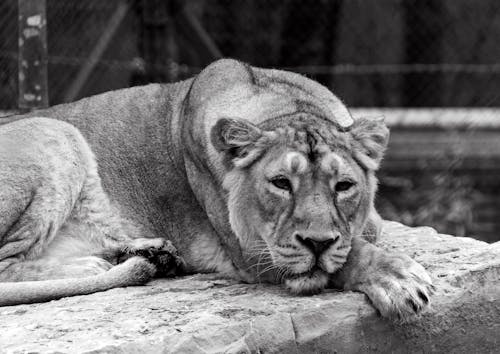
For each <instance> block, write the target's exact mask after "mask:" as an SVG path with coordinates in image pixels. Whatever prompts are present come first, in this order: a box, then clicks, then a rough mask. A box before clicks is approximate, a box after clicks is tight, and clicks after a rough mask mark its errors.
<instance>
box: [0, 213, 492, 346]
mask: <svg viewBox="0 0 500 354" xmlns="http://www.w3.org/2000/svg"><path fill="white" fill-rule="evenodd" d="M380 245H381V246H382V247H384V248H387V249H393V250H399V251H404V252H406V253H407V254H409V255H411V256H412V257H414V258H415V259H416V260H417V261H419V262H420V263H422V264H423V265H424V266H425V267H426V268H427V269H428V270H429V272H430V273H431V275H432V276H433V278H434V282H435V285H437V288H438V292H437V294H436V295H435V296H434V297H433V307H432V309H431V310H430V311H428V312H427V313H425V314H424V315H422V316H421V317H420V318H418V319H416V320H414V321H413V322H411V323H408V324H404V325H400V324H395V323H391V322H390V321H388V320H385V319H382V318H380V317H378V315H377V314H376V312H375V310H374V309H373V308H372V307H371V305H370V304H369V303H368V301H367V300H366V298H365V296H364V295H363V294H360V293H351V292H337V291H333V290H331V291H328V292H326V293H323V294H320V295H316V296H311V297H294V296H291V295H289V294H287V293H286V292H285V291H283V290H282V289H280V288H279V287H277V286H269V285H259V284H257V285H243V284H238V283H236V282H234V281H230V280H225V279H219V278H217V277H216V276H214V275H194V276H188V277H183V278H178V279H173V280H158V281H154V282H152V283H151V284H150V285H148V286H144V287H131V288H128V289H113V290H110V291H107V292H104V293H99V294H93V295H88V296H79V297H73V298H66V299H62V300H59V301H53V302H51V303H46V304H35V305H21V306H11V307H3V308H0V353H28V352H30V353H56V352H57V353H137V352H147V353H170V352H183V353H197V352H201V353H222V352H227V353H255V352H265V353H269V352H283V353H307V352H341V353H359V352H368V351H370V352H372V351H378V352H382V353H383V352H426V353H427V352H454V353H458V352H464V353H488V352H494V351H495V350H498V347H499V346H500V342H499V339H498V334H499V333H500V242H497V243H494V244H487V243H484V242H480V241H476V240H473V239H468V238H461V237H453V236H448V235H440V234H438V233H436V231H434V230H433V229H431V228H427V227H424V228H408V227H405V226H403V225H401V224H397V223H394V222H386V223H385V225H384V234H383V236H382V238H381V241H380Z"/></svg>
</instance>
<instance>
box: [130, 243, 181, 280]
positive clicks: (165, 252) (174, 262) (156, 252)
mask: <svg viewBox="0 0 500 354" xmlns="http://www.w3.org/2000/svg"><path fill="white" fill-rule="evenodd" d="M126 253H127V255H128V256H129V257H130V256H141V257H144V258H146V259H147V260H148V261H149V262H151V263H152V264H154V265H155V266H156V274H155V276H156V277H166V276H173V275H176V274H179V273H180V272H182V269H183V266H184V261H183V259H182V258H181V257H180V255H179V252H177V249H176V248H175V247H174V245H173V244H172V242H170V241H168V240H165V239H162V238H139V239H135V240H134V241H133V243H132V245H130V246H129V247H128V249H127V252H126Z"/></svg>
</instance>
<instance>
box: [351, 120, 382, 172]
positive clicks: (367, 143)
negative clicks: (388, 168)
mask: <svg viewBox="0 0 500 354" xmlns="http://www.w3.org/2000/svg"><path fill="white" fill-rule="evenodd" d="M349 133H350V134H351V136H352V139H353V144H352V145H353V154H354V158H355V159H356V160H358V162H359V163H360V164H361V165H363V167H365V168H366V169H368V170H373V171H375V170H377V169H378V168H379V166H380V162H381V161H382V157H383V156H384V152H385V149H386V147H387V143H388V141H389V129H388V128H387V126H386V125H385V123H384V120H383V119H367V118H358V119H356V120H355V121H354V124H353V125H352V126H351V128H350V129H349Z"/></svg>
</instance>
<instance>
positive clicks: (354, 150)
mask: <svg viewBox="0 0 500 354" xmlns="http://www.w3.org/2000/svg"><path fill="white" fill-rule="evenodd" d="M33 117H49V118H33ZM50 118H53V119H50ZM11 121H12V122H10V123H7V124H5V125H2V126H0V281H1V282H3V283H1V284H0V304H1V305H11V304H19V303H28V302H39V301H48V300H51V299H57V298H60V297H63V296H71V295H76V294H88V293H91V292H96V291H102V290H105V289H109V288H112V287H119V286H127V285H135V284H142V283H144V282H146V281H148V280H149V279H150V278H151V277H153V276H154V275H155V274H156V275H160V276H161V275H166V274H169V273H171V274H174V273H180V272H185V273H190V272H220V273H223V274H224V275H227V276H232V277H238V278H239V279H241V280H242V281H245V282H256V281H267V282H275V283H283V284H284V285H285V286H286V287H287V288H288V289H289V290H290V291H291V292H292V293H293V294H315V293H318V292H321V291H322V290H323V289H324V288H325V287H326V286H327V285H329V284H332V285H335V286H337V287H341V288H343V289H346V290H358V291H362V292H364V293H366V294H367V295H368V297H369V298H370V300H371V302H372V303H373V304H374V306H375V307H376V308H377V309H378V310H379V311H380V312H381V314H382V315H384V316H388V317H391V316H397V317H405V316H408V315H410V314H412V313H418V312H420V311H421V310H422V309H423V308H425V307H426V306H427V305H428V303H429V296H430V294H431V292H432V285H431V280H430V278H429V276H428V275H427V273H426V271H425V270H424V269H423V267H422V266H420V265H419V264H418V263H416V262H415V261H413V260H412V259H411V258H409V257H408V256H406V255H403V254H393V253H389V252H386V251H383V250H381V249H379V248H377V247H376V246H374V245H373V244H371V243H370V242H368V241H367V240H374V239H375V238H376V236H377V234H378V233H379V232H380V218H379V216H378V215H377V213H376V211H375V209H374V206H373V199H374V195H375V191H376V185H377V181H376V178H375V176H374V172H375V171H376V170H377V169H378V167H379V164H380V161H381V159H382V155H383V152H384V149H385V147H386V144H387V140H388V135H389V133H388V129H387V128H386V126H385V125H384V123H383V122H382V121H380V120H368V119H357V120H353V119H352V118H351V116H350V114H349V112H348V110H347V108H346V107H345V106H344V105H343V104H342V102H341V101H340V100H339V99H338V98H337V97H336V96H334V95H333V94H332V93H331V92H330V91H329V90H327V89H326V88H325V87H323V86H321V85H320V84H318V83H316V82H314V81H312V80H309V79H307V78H305V77H302V76H300V75H298V74H293V73H290V72H285V71H278V70H268V69H259V68H252V67H250V66H248V65H246V64H243V63H241V62H238V61H234V60H228V59H226V60H220V61H217V62H215V63H213V64H212V65H210V66H208V67H207V68H206V69H204V70H203V71H202V72H201V73H200V74H199V75H198V76H196V77H195V78H193V79H189V80H186V81H183V82H179V83H176V84H170V85H159V84H153V85H148V86H144V87H135V88H130V89H124V90H119V91H114V92H109V93H105V94H101V95H98V96H94V97H91V98H87V99H83V100H81V101H78V102H74V103H70V104H66V105H60V106H55V107H52V108H49V109H47V110H42V111H37V112H33V113H31V114H29V115H26V116H19V117H13V118H12V119H11ZM94 154H95V157H94ZM96 162H97V164H98V165H99V172H98V170H97V164H96ZM108 196H109V200H108ZM110 200H111V201H112V202H110ZM167 240H170V241H171V242H172V243H173V245H174V246H175V248H176V249H177V250H178V252H179V254H180V255H181V256H182V259H181V258H180V257H179V256H178V255H177V253H176V250H175V248H174V247H173V246H172V244H170V241H167Z"/></svg>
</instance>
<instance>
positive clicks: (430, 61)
mask: <svg viewBox="0 0 500 354" xmlns="http://www.w3.org/2000/svg"><path fill="white" fill-rule="evenodd" d="M46 1H47V22H48V27H47V37H48V54H49V57H48V77H49V101H50V104H51V105H53V104H57V103H61V102H69V101H73V100H76V99H79V98H82V97H86V96H89V95H93V94H96V93H100V92H104V91H108V90H113V89H118V88H122V87H128V86H133V85H138V84H145V83H148V82H168V81H177V80H180V79H184V78H186V77H189V76H192V75H193V74H195V73H197V72H198V71H199V70H200V69H201V68H202V67H204V66H205V65H207V64H208V63H210V62H211V61H213V60H214V59H217V58H219V57H222V56H224V57H234V58H238V59H241V60H243V61H246V62H249V63H251V64H253V65H257V66H264V67H277V68H283V69H288V70H292V71H296V72H300V73H303V74H305V75H307V76H309V77H311V78H314V79H316V80H318V81H320V82H321V83H323V84H325V85H327V86H328V87H329V88H330V89H332V90H333V91H334V92H335V93H336V94H337V95H338V96H340V97H341V98H342V99H343V100H344V101H345V102H346V103H347V104H348V105H349V106H358V107H360V106H361V107H363V106H364V107H373V106H376V107H492V106H493V107H498V106H500V45H498V43H499V38H500V2H499V1H498V0H481V1H470V0H378V1H365V0H282V1H269V0H205V1H203V0H185V1H181V0H106V1H102V0H46ZM17 21H18V0H2V1H0V24H1V26H0V110H10V109H16V108H17V77H18V74H17V72H18V71H17V70H18V69H17V44H18V24H17ZM452 160H453V159H452ZM443 161H445V163H444V165H443V166H444V167H443V171H441V172H439V173H437V174H427V175H425V176H419V177H418V178H416V177H415V175H413V176H408V175H405V176H402V175H398V176H395V175H394V174H390V173H389V174H384V173H382V174H381V175H382V188H381V190H382V191H385V192H384V193H387V194H385V195H386V196H388V197H385V196H384V195H382V198H380V201H381V208H382V209H383V212H384V213H385V216H387V217H390V218H393V219H398V220H402V221H405V222H407V223H409V224H419V223H422V224H426V223H427V224H428V223H430V224H433V225H436V224H440V223H441V224H443V225H442V227H443V229H444V230H441V231H448V232H450V233H455V234H467V233H470V232H471V230H474V228H473V227H472V226H471V225H472V224H474V221H473V220H472V219H473V218H472V217H471V215H472V209H473V208H474V205H475V204H473V202H471V201H470V199H471V198H473V199H474V198H476V196H477V190H476V189H475V187H474V186H475V185H476V184H477V183H476V182H475V181H472V182H471V181H470V180H469V179H468V177H467V176H466V177H463V176H461V177H457V176H456V175H455V174H454V173H455V172H454V171H455V170H456V166H455V165H454V166H451V165H450V160H449V159H448V158H447V157H445V158H444V159H443ZM417 179H418V180H417ZM395 185H398V186H399V187H397V188H396V187H394V186H395ZM430 185H431V186H433V187H432V188H429V186H430ZM391 186H392V187H391ZM391 188H392V192H391ZM394 188H396V189H394ZM494 188H497V189H498V188H500V186H496V187H494ZM456 190H460V191H465V192H463V193H462V192H460V193H461V194H460V193H459V194H460V195H457V194H456V193H455V194H453V193H452V192H453V191H456ZM402 191H403V192H404V193H406V194H405V197H404V198H400V196H401V193H402ZM437 192H439V193H437ZM391 193H392V194H391ZM487 193H489V192H487ZM483 195H484V191H483ZM398 196H399V197H398ZM393 197H394V198H393ZM398 198H399V199H398ZM401 199H404V200H405V201H407V202H408V201H409V202H408V203H410V204H411V205H409V204H408V203H407V204H405V205H400V204H399V202H398V200H401ZM483 199H484V198H483ZM443 215H444V216H443ZM492 215H493V214H492ZM491 218H496V219H499V218H498V214H494V215H493V216H492V217H491ZM491 218H490V219H491ZM471 220H472V221H471ZM450 225H451V226H450ZM495 225H496V224H495ZM495 227H496V226H495ZM492 232H493V231H492Z"/></svg>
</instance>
